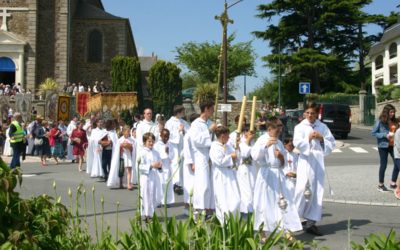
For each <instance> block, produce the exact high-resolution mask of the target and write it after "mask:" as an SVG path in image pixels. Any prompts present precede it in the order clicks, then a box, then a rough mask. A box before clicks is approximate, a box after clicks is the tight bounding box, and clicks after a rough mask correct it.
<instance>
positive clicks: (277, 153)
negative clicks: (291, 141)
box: [274, 149, 285, 166]
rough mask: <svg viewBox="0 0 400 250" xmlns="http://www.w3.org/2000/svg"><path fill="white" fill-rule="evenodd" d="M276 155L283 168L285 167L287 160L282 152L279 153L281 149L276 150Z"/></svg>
mask: <svg viewBox="0 0 400 250" xmlns="http://www.w3.org/2000/svg"><path fill="white" fill-rule="evenodd" d="M274 154H275V157H276V158H278V160H280V161H281V166H283V165H284V164H285V158H283V154H282V153H281V151H279V149H275V152H274Z"/></svg>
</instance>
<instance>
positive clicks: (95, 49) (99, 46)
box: [88, 30, 103, 62]
mask: <svg viewBox="0 0 400 250" xmlns="http://www.w3.org/2000/svg"><path fill="white" fill-rule="evenodd" d="M102 61H103V34H101V32H100V31H98V30H92V31H91V32H90V33H89V39H88V62H102Z"/></svg>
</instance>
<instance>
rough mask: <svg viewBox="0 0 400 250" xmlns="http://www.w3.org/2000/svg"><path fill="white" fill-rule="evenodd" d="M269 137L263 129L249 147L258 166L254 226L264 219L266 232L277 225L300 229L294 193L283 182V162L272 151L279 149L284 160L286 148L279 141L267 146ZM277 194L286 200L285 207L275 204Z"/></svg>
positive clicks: (256, 227) (287, 228)
mask: <svg viewBox="0 0 400 250" xmlns="http://www.w3.org/2000/svg"><path fill="white" fill-rule="evenodd" d="M269 138H270V137H269V135H268V133H265V134H264V135H262V136H261V137H259V138H258V140H257V142H256V143H255V144H254V146H253V148H252V150H251V156H252V158H253V159H254V160H256V161H258V163H259V164H260V166H261V168H260V170H259V172H258V174H257V179H256V184H255V187H254V229H255V230H258V229H259V227H260V226H261V225H262V224H263V223H264V227H263V231H266V232H272V231H273V230H275V228H276V227H278V226H279V227H280V228H281V229H283V230H285V231H288V230H289V231H292V232H295V231H299V230H302V229H303V227H302V225H301V222H300V218H299V215H298V213H297V209H296V206H295V203H294V200H293V195H292V193H291V192H290V190H289V189H288V186H287V184H286V178H285V176H284V173H283V168H282V167H283V166H281V162H280V160H278V159H277V157H275V154H274V152H275V149H278V150H279V151H280V152H281V153H282V154H283V155H284V157H285V161H286V155H285V149H284V147H283V144H282V142H281V141H278V142H277V143H276V144H273V145H271V146H269V147H267V148H266V147H265V146H266V144H267V141H268V139H269ZM280 194H282V195H283V197H284V198H285V200H286V202H287V207H286V209H285V210H284V211H283V210H282V209H281V208H280V207H279V204H278V202H279V198H280Z"/></svg>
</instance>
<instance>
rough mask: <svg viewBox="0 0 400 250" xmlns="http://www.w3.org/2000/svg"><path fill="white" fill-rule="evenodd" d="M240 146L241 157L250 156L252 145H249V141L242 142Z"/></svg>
mask: <svg viewBox="0 0 400 250" xmlns="http://www.w3.org/2000/svg"><path fill="white" fill-rule="evenodd" d="M239 148H240V153H239V157H240V158H242V159H243V158H248V157H249V156H250V155H251V146H250V145H247V143H245V142H241V143H240V144H239Z"/></svg>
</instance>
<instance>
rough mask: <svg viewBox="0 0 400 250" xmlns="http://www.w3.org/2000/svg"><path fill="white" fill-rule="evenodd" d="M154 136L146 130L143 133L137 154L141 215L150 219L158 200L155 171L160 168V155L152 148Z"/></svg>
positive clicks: (158, 193) (158, 192)
mask: <svg viewBox="0 0 400 250" xmlns="http://www.w3.org/2000/svg"><path fill="white" fill-rule="evenodd" d="M155 140H156V138H155V136H154V135H153V134H152V133H150V132H147V133H145V134H144V135H143V146H144V147H143V149H142V151H141V153H140V156H139V162H138V163H139V172H140V196H141V201H142V204H141V210H140V212H141V215H142V216H143V217H144V218H145V219H146V220H148V219H151V218H152V217H153V215H154V211H155V208H156V207H157V205H158V204H157V201H159V200H160V190H159V188H160V183H159V181H158V176H157V171H158V169H161V168H162V162H161V158H160V155H159V154H158V152H157V151H156V150H154V149H153V146H154V142H155Z"/></svg>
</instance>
